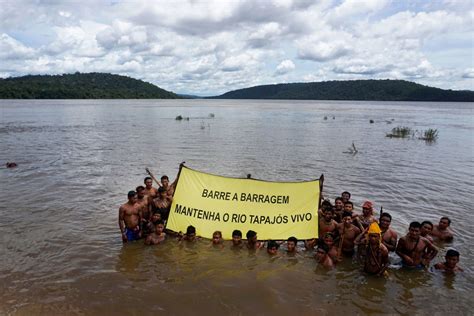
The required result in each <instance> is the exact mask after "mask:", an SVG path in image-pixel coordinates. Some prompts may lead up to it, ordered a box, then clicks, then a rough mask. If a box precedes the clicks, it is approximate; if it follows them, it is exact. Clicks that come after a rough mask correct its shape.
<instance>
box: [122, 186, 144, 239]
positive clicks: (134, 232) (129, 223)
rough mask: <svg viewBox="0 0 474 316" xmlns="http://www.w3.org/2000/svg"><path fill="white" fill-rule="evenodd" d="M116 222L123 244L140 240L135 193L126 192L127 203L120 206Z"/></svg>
mask: <svg viewBox="0 0 474 316" xmlns="http://www.w3.org/2000/svg"><path fill="white" fill-rule="evenodd" d="M118 221H119V227H120V231H121V233H122V241H123V242H124V243H126V242H127V241H133V240H138V239H140V237H141V236H140V211H139V207H138V204H137V194H136V192H135V191H130V192H128V202H127V203H125V204H123V205H122V206H120V208H119V220H118Z"/></svg>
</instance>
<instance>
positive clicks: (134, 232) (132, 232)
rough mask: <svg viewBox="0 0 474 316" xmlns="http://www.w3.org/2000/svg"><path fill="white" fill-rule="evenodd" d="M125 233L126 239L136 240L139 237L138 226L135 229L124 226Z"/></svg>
mask: <svg viewBox="0 0 474 316" xmlns="http://www.w3.org/2000/svg"><path fill="white" fill-rule="evenodd" d="M125 235H126V236H127V240H128V241H134V240H138V239H140V229H139V228H138V227H137V228H135V229H128V228H125Z"/></svg>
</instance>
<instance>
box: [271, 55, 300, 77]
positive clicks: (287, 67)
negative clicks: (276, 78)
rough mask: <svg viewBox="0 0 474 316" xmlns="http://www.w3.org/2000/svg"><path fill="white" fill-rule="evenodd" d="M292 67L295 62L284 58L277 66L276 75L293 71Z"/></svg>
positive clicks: (293, 67)
mask: <svg viewBox="0 0 474 316" xmlns="http://www.w3.org/2000/svg"><path fill="white" fill-rule="evenodd" d="M294 69H295V64H294V63H293V62H292V61H291V60H289V59H286V60H284V61H282V62H281V63H280V64H279V65H278V66H277V68H276V71H275V73H276V74H277V75H284V74H287V73H289V72H291V71H293V70H294Z"/></svg>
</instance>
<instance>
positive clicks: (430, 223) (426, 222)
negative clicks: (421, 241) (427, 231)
mask: <svg viewBox="0 0 474 316" xmlns="http://www.w3.org/2000/svg"><path fill="white" fill-rule="evenodd" d="M425 224H428V225H430V226H431V228H433V223H432V222H430V221H424V222H421V226H423V225H425Z"/></svg>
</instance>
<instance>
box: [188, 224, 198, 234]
mask: <svg viewBox="0 0 474 316" xmlns="http://www.w3.org/2000/svg"><path fill="white" fill-rule="evenodd" d="M191 234H196V228H195V227H194V226H193V225H189V226H188V228H186V235H191Z"/></svg>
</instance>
